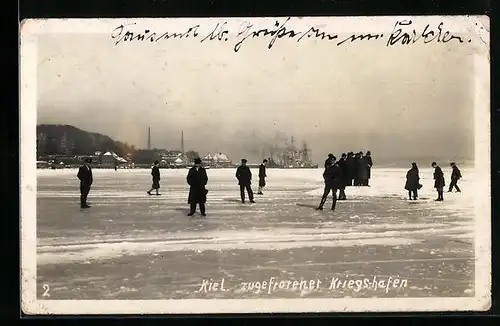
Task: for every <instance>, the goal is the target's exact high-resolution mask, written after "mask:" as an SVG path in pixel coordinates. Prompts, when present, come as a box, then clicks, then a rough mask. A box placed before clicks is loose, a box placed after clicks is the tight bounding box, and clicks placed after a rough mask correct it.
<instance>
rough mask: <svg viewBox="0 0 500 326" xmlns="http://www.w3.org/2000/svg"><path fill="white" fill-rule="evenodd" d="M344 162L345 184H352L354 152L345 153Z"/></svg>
mask: <svg viewBox="0 0 500 326" xmlns="http://www.w3.org/2000/svg"><path fill="white" fill-rule="evenodd" d="M345 162H346V172H347V175H346V176H345V179H346V181H347V182H346V186H352V185H353V181H354V153H353V152H349V153H347V158H346V160H345Z"/></svg>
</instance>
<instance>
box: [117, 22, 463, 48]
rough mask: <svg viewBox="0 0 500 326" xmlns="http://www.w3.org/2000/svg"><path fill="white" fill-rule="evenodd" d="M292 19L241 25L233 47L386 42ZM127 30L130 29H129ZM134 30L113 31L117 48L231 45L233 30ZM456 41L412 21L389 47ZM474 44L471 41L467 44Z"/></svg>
mask: <svg viewBox="0 0 500 326" xmlns="http://www.w3.org/2000/svg"><path fill="white" fill-rule="evenodd" d="M290 19H291V18H290V17H288V18H287V19H286V20H284V21H282V22H280V21H279V20H276V21H275V23H274V27H273V28H261V29H256V28H255V25H254V24H252V23H251V22H248V21H245V22H243V23H241V24H240V27H239V29H238V32H237V33H236V43H235V45H234V47H233V50H234V52H238V51H239V50H240V48H241V46H242V44H243V42H245V41H246V40H247V39H254V38H260V37H268V38H270V39H269V43H268V46H267V48H268V49H271V48H272V47H273V45H274V43H275V42H276V40H277V39H281V38H288V39H293V40H295V41H296V42H301V41H302V40H304V39H313V40H320V41H328V42H330V41H335V42H336V43H334V44H336V46H341V45H344V44H350V43H354V42H359V41H377V40H378V41H380V40H384V34H383V33H364V34H351V35H349V36H347V37H345V36H342V37H341V35H339V34H335V33H329V32H325V31H323V30H322V29H321V28H319V27H314V26H311V27H309V28H307V29H304V30H302V31H297V30H294V29H292V28H287V26H286V24H287V23H288V22H289V21H290ZM126 26H127V28H126ZM133 27H135V28H137V29H138V30H139V29H140V28H139V27H138V26H137V24H136V23H133V24H128V25H123V24H122V25H120V26H118V27H116V28H115V29H113V31H112V33H111V39H113V40H114V44H115V45H118V44H120V43H123V42H129V43H130V42H133V41H135V42H149V43H157V42H159V41H162V40H169V39H176V40H182V39H192V38H195V39H200V43H203V42H205V41H214V40H215V41H222V42H228V41H229V40H230V37H231V30H230V29H228V22H226V21H224V22H218V23H217V24H216V25H215V27H213V28H212V29H211V31H210V32H209V33H208V34H201V32H200V29H202V25H200V24H196V25H193V26H191V27H189V28H187V29H186V30H184V31H178V32H172V31H165V32H155V31H152V30H150V29H148V28H144V29H140V31H133V30H131V29H132V28H133ZM450 41H455V42H458V43H464V42H465V41H464V39H463V38H462V37H460V36H457V35H453V34H452V33H451V32H450V31H448V30H445V29H444V23H443V22H440V23H439V24H438V25H437V26H436V27H431V25H430V24H427V25H426V26H425V27H424V28H423V29H422V30H419V31H417V30H416V29H415V28H413V22H412V21H411V20H402V21H396V23H395V24H394V27H393V29H392V32H391V33H390V34H389V35H388V36H387V40H386V41H385V43H384V44H385V46H388V47H389V46H394V45H410V44H415V43H417V42H418V43H419V44H420V43H421V44H429V43H431V42H437V43H448V42H450ZM467 42H469V43H470V42H471V40H470V39H469V40H467Z"/></svg>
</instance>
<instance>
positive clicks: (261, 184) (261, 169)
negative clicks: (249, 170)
mask: <svg viewBox="0 0 500 326" xmlns="http://www.w3.org/2000/svg"><path fill="white" fill-rule="evenodd" d="M266 165H267V160H266V159H264V161H262V163H261V164H260V166H259V192H258V193H257V194H259V195H263V193H262V189H264V187H265V186H266V177H267V174H266Z"/></svg>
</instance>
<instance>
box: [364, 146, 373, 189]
mask: <svg viewBox="0 0 500 326" xmlns="http://www.w3.org/2000/svg"><path fill="white" fill-rule="evenodd" d="M365 160H366V168H367V175H366V180H365V186H370V184H369V183H370V178H371V177H372V166H373V161H372V152H370V151H367V152H366V155H365Z"/></svg>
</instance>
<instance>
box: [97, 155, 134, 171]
mask: <svg viewBox="0 0 500 326" xmlns="http://www.w3.org/2000/svg"><path fill="white" fill-rule="evenodd" d="M99 163H100V167H101V168H108V169H113V168H115V167H122V166H125V165H127V164H128V161H127V160H126V159H124V158H123V157H120V156H118V154H116V153H114V152H111V151H108V152H106V153H104V154H102V155H101V157H100V162H99Z"/></svg>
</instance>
